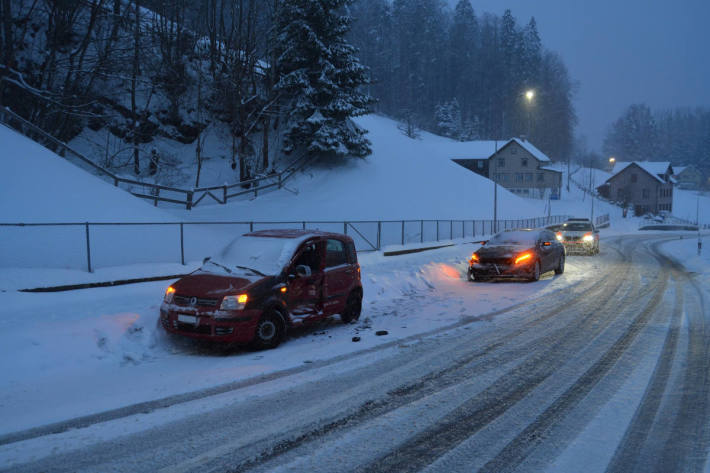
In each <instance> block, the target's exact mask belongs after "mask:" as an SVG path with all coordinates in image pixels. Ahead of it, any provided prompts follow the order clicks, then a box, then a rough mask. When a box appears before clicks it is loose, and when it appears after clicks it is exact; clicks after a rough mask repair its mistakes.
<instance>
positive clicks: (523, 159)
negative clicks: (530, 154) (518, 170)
mask: <svg viewBox="0 0 710 473" xmlns="http://www.w3.org/2000/svg"><path fill="white" fill-rule="evenodd" d="M520 161H521V163H522V165H523V167H524V168H526V167H528V158H522V159H521V160H520Z"/></svg>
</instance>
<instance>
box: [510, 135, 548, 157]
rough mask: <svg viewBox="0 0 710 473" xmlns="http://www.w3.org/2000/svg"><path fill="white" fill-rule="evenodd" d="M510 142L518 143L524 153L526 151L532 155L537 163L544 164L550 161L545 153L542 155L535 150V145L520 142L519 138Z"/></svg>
mask: <svg viewBox="0 0 710 473" xmlns="http://www.w3.org/2000/svg"><path fill="white" fill-rule="evenodd" d="M512 141H515V142H516V143H518V144H519V145H520V146H522V147H523V148H524V149H525V151H527V152H528V153H530V154H532V155H533V156H534V157H535V159H537V160H538V161H542V162H545V163H547V162H550V161H551V160H550V158H548V157H547V155H546V154H545V153H543V152H542V151H540V150H539V149H537V148H536V147H535V145H533V144H532V143H530V142H529V141H527V140H521V139H520V138H513V139H512Z"/></svg>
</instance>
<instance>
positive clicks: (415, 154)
mask: <svg viewBox="0 0 710 473" xmlns="http://www.w3.org/2000/svg"><path fill="white" fill-rule="evenodd" d="M361 124H362V125H363V126H365V127H366V128H368V129H370V130H371V134H370V139H371V140H372V141H373V145H374V150H375V152H374V154H373V156H371V157H370V158H368V159H367V160H358V161H352V162H349V163H348V164H346V165H345V168H344V169H329V170H320V172H314V171H311V172H309V173H306V174H303V175H300V176H298V177H297V178H296V179H294V180H293V181H290V182H289V184H288V185H287V189H285V190H282V191H278V192H272V193H269V194H265V195H263V196H260V197H259V198H258V199H256V200H253V201H243V202H236V203H233V204H229V205H224V206H222V205H212V206H204V207H198V208H197V209H196V210H195V211H193V212H192V213H186V212H184V211H181V210H174V209H171V210H165V209H162V208H157V209H156V208H154V207H152V206H150V205H148V204H147V203H145V202H141V201H140V200H138V199H136V198H134V197H132V196H130V195H129V194H127V193H126V192H124V191H121V190H119V189H116V188H114V187H113V186H111V185H110V184H107V183H105V182H103V181H101V180H99V179H97V178H95V177H93V176H90V175H88V174H86V173H84V172H83V171H81V170H78V169H76V168H74V167H73V166H72V165H70V164H68V163H66V162H65V161H63V160H62V159H59V158H57V157H56V156H55V155H53V154H52V153H51V152H49V151H47V150H46V149H44V148H42V147H40V146H38V145H35V144H33V143H29V142H28V141H27V140H25V139H24V138H21V137H19V136H18V135H16V134H13V132H10V131H9V130H7V129H5V128H4V127H2V126H0V141H2V142H3V143H4V144H5V148H4V149H3V152H5V151H8V154H6V156H8V157H9V158H10V159H5V160H4V161H3V166H4V169H5V171H6V172H5V173H4V176H3V179H4V180H3V186H2V187H0V221H2V222H59V221H75V222H82V221H92V222H101V221H103V222H106V221H132V222H141V221H143V222H145V221H152V222H165V221H175V220H182V219H186V220H187V219H196V220H249V219H261V220H320V219H322V220H348V219H350V220H355V219H375V220H379V219H403V218H412V219H420V218H440V219H445V218H454V219H458V218H466V219H468V218H471V219H473V218H490V216H491V213H492V194H493V193H492V187H491V183H490V182H489V181H488V180H486V179H483V178H481V177H480V176H478V175H476V174H473V173H471V172H469V171H467V170H465V169H464V168H462V167H460V166H458V165H456V164H454V163H452V162H450V161H449V159H448V157H449V156H450V155H452V154H456V153H457V148H458V147H459V144H457V143H454V142H451V141H450V140H447V139H444V138H440V137H435V136H432V135H428V134H425V133H423V134H422V136H421V137H420V138H419V139H417V140H410V139H408V138H406V137H404V136H403V135H401V134H400V132H399V131H398V130H396V126H395V124H394V123H393V122H391V121H390V120H387V119H384V118H381V117H375V116H371V117H365V118H363V119H362V120H361ZM37 169H42V172H39V171H37ZM561 170H563V172H566V169H565V167H564V166H562V167H561ZM585 172H587V173H588V170H584V169H580V170H577V172H576V173H575V176H582V177H584V175H585ZM592 176H593V179H594V180H595V181H596V179H597V178H599V179H603V178H604V176H603V175H602V174H599V175H598V176H597V175H596V173H595V174H593V175H592ZM588 177H589V174H587V178H588ZM580 179H581V178H580ZM563 182H566V176H563ZM703 199H705V200H703V201H701V222H703V221H705V220H704V219H706V218H709V217H710V210H709V207H710V206H707V205H706V204H705V202H707V200H708V199H707V198H706V197H703ZM696 201H697V197H696V196H695V195H694V194H693V193H690V192H688V191H678V192H676V203H675V209H676V212H674V213H676V214H677V215H679V216H683V217H686V218H689V217H688V215H690V216H694V214H695V203H696ZM499 205H500V207H499V215H501V216H502V217H501V218H518V217H530V216H542V215H546V214H547V213H548V212H550V213H551V214H552V215H556V214H567V215H574V216H579V217H586V216H591V214H592V200H591V199H590V197H589V195H586V194H585V193H584V192H583V191H582V190H581V189H580V188H579V187H578V186H577V185H575V184H574V183H573V184H572V185H571V187H570V190H569V192H567V191H566V190H564V191H563V194H562V199H561V200H559V201H552V202H551V203H548V202H544V201H538V200H532V199H521V198H519V197H517V196H515V195H513V194H510V193H508V192H506V191H504V190H502V189H499ZM548 205H551V209H550V208H548V207H547V206H548ZM601 214H609V215H610V217H611V228H609V229H605V230H602V252H604V251H605V249H604V248H605V247H604V241H605V239H608V238H611V237H613V236H616V235H620V234H624V233H631V232H636V231H637V228H638V224H639V219H635V218H623V217H622V216H621V210H620V209H618V208H617V207H614V206H612V205H610V204H607V203H604V202H600V201H598V200H595V201H594V215H595V216H596V215H601ZM686 214H688V215H686ZM691 214H692V215H691ZM165 228H171V227H162V228H158V229H155V230H151V231H148V230H145V229H143V230H141V231H140V232H137V231H136V230H135V228H133V229H132V230H131V231H128V230H126V231H125V232H123V233H120V234H119V233H115V232H114V233H106V234H104V235H101V233H100V231H97V233H98V234H95V235H93V238H98V239H101V238H104V239H105V241H107V242H110V243H111V245H110V246H109V247H107V248H104V249H103V253H102V251H100V250H97V251H96V254H95V255H94V256H95V258H96V260H97V261H98V269H96V271H95V272H94V273H88V272H85V271H82V270H81V269H80V268H81V267H82V266H81V262H83V261H84V258H85V255H84V253H83V252H84V251H85V248H84V246H83V245H84V241H85V240H84V239H83V238H84V234H83V232H84V228H83V227H78V228H68V229H57V228H53V229H52V230H51V231H47V230H46V229H43V228H42V227H31V228H28V227H19V228H14V227H13V228H3V227H0V232H2V233H0V234H2V235H3V244H2V245H0V266H3V271H2V273H1V274H0V360H1V361H0V372H2V373H3V376H2V378H0V418H2V419H3V422H2V423H0V435H3V434H8V433H12V432H17V431H19V430H23V429H28V428H32V427H36V426H40V425H45V424H47V423H51V422H59V421H62V420H66V419H70V418H73V417H77V416H82V415H87V414H91V413H97V412H102V411H106V410H109V409H115V408H118V407H122V406H127V405H131V404H135V403H139V402H143V401H149V400H154V399H159V398H164V397H168V396H173V395H177V394H182V393H190V392H195V391H198V390H202V389H206V388H210V387H215V386H220V385H224V384H227V383H233V382H236V381H239V380H248V379H252V378H255V377H259V376H264V375H269V374H273V373H277V372H280V371H283V370H288V369H293V368H297V367H299V366H303V365H304V364H310V363H317V362H321V361H324V360H332V359H335V358H337V357H340V356H347V355H348V354H352V353H354V352H360V351H363V350H368V349H371V348H373V347H376V346H381V345H386V344H389V345H390V346H394V345H393V344H397V343H400V342H402V341H403V340H409V341H408V342H407V343H409V342H411V341H412V340H415V339H416V337H417V336H420V335H424V334H430V333H433V332H435V331H437V330H446V329H448V328H452V327H456V326H457V324H460V323H461V322H462V320H470V318H471V317H477V316H481V315H484V314H489V313H491V312H495V311H497V310H501V309H504V308H506V307H510V306H513V305H515V304H518V303H520V302H523V301H526V300H529V299H531V298H534V297H538V296H543V295H549V294H551V293H555V292H558V291H564V290H565V289H568V288H571V287H572V286H574V285H575V284H577V283H579V282H580V281H582V280H583V279H585V278H587V277H589V275H591V274H594V273H595V272H596V271H597V270H598V269H599V264H600V262H599V259H597V258H584V257H581V258H574V257H571V258H569V259H568V263H567V270H566V272H565V274H564V275H562V276H559V277H553V276H552V275H551V274H548V275H546V276H545V277H544V278H543V279H542V280H541V281H539V282H537V283H532V284H518V283H485V284H471V283H469V282H467V281H466V280H465V268H466V260H467V257H468V256H469V255H470V254H471V252H473V251H474V250H475V249H476V248H477V246H476V245H475V244H471V243H466V242H464V241H458V242H457V244H456V245H455V246H452V247H448V248H442V249H439V250H434V251H429V252H425V253H418V254H412V255H404V256H397V257H385V256H383V255H382V253H380V252H373V253H361V254H360V256H359V258H360V262H361V265H362V274H363V285H364V291H365V299H364V308H363V314H362V317H361V319H360V321H359V322H358V323H356V324H352V325H343V324H341V323H339V321H337V320H334V321H330V322H327V323H323V324H321V325H320V326H318V327H315V328H309V329H302V330H297V331H295V332H294V333H293V334H291V337H290V338H289V339H288V340H287V341H286V343H284V344H283V345H282V346H281V347H279V348H278V349H277V350H273V351H266V352H250V351H245V350H238V349H233V350H228V351H225V350H223V349H220V348H216V347H211V346H207V345H204V344H200V343H193V342H191V341H186V340H181V339H178V338H173V337H168V336H167V335H166V334H165V333H164V332H163V331H162V329H159V328H158V326H157V318H158V308H159V305H160V303H161V300H162V294H163V291H164V289H165V287H166V286H167V285H168V284H169V283H170V281H163V282H152V283H143V284H135V285H128V286H120V287H113V288H100V289H86V290H79V291H71V292H60V293H48V294H34V293H22V292H18V291H17V289H21V288H27V287H38V286H51V285H62V284H75V283H81V282H93V281H104V280H115V279H130V278H135V277H148V276H159V275H167V274H179V273H183V272H188V271H190V270H192V269H194V268H195V267H196V265H197V263H196V261H199V260H200V259H201V257H202V256H204V254H202V253H200V251H205V248H208V249H209V248H214V249H216V248H218V247H219V244H220V243H221V242H223V241H224V239H225V238H227V237H228V236H229V231H230V230H229V229H227V228H221V229H215V230H214V231H205V232H204V233H202V234H200V233H194V234H192V235H191V237H192V238H194V239H199V240H200V241H203V242H204V241H207V242H208V243H207V244H205V246H202V247H200V249H199V251H198V249H195V248H193V249H192V250H190V251H188V261H192V262H191V263H189V264H188V265H187V266H182V265H180V264H176V263H175V261H177V255H179V252H178V251H179V247H178V246H177V240H176V238H175V237H174V236H175V234H174V233H172V232H173V231H174V230H175V229H174V228H172V229H170V230H167V231H166V230H165ZM678 235H680V234H678ZM683 236H684V238H683V239H679V240H674V241H672V242H669V243H666V244H665V245H664V246H663V248H664V250H665V251H667V253H668V254H669V255H670V256H672V257H674V258H676V259H678V260H679V261H680V262H682V264H684V265H686V266H687V267H688V269H689V270H691V271H694V272H696V273H697V276H696V278H697V280H698V281H699V283H700V285H701V286H702V287H704V288H709V287H710V271H709V270H708V268H709V267H710V264H708V263H710V261H709V259H708V258H709V256H710V238H708V237H707V236H704V238H705V245H706V246H705V248H704V250H703V255H702V256H701V257H698V256H697V238H696V237H694V236H693V235H691V234H688V233H685V234H683ZM161 238H162V239H161ZM92 241H94V240H92ZM68 248H72V250H71V251H69V250H68ZM137 249H140V250H141V251H147V252H148V253H151V254H153V255H156V254H157V255H158V256H157V259H156V260H145V259H142V257H141V255H140V254H139V253H138V252H137ZM161 252H162V253H161ZM57 255H59V256H57ZM602 256H603V254H602ZM75 261H79V262H80V264H78V265H77V264H75ZM155 261H163V262H162V263H159V264H157V263H155ZM171 261H172V262H171ZM57 263H58V264H57ZM482 320H485V319H482ZM377 330H386V331H387V332H388V334H387V335H386V336H375V332H376V331H377ZM356 335H357V336H359V337H361V341H359V342H357V343H355V342H352V341H351V338H352V337H353V336H356ZM378 353H379V354H374V352H373V355H372V356H385V353H386V352H385V351H381V352H378ZM327 371H328V370H327V369H325V370H324V371H323V373H320V374H319V376H320V375H322V376H327ZM277 384H278V383H277ZM192 412H194V411H191V413H192ZM181 415H184V412H181V411H180V410H179V409H174V410H168V411H166V412H165V413H164V415H163V421H165V422H167V421H169V420H171V419H174V418H176V417H179V416H181ZM124 424H125V423H124ZM142 427H144V426H142ZM142 427H141V428H142ZM135 428H137V427H135V426H134V427H127V426H126V425H124V426H123V427H122V429H125V430H120V431H115V432H113V433H104V435H109V436H111V435H121V434H122V433H126V432H127V431H129V430H130V431H132V429H135ZM84 434H85V433H80V434H77V435H79V436H80V435H84ZM13 455H14V454H13V445H12V444H10V445H7V446H3V447H0V468H2V467H3V466H8V465H10V464H11V463H8V462H12V461H13V460H12V459H13V458H15V457H14V456H13Z"/></svg>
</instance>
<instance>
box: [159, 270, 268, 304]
mask: <svg viewBox="0 0 710 473" xmlns="http://www.w3.org/2000/svg"><path fill="white" fill-rule="evenodd" d="M254 282H255V281H253V280H250V279H246V278H241V277H234V276H224V275H221V274H212V273H207V272H198V273H193V274H190V275H188V276H186V277H184V278H182V279H180V280H179V281H177V282H176V283H175V284H173V287H174V288H175V293H176V294H178V295H183V296H195V297H205V298H211V299H215V298H219V297H223V296H226V295H230V294H237V293H240V292H243V291H245V290H246V289H247V288H248V287H249V286H251V285H252V284H254Z"/></svg>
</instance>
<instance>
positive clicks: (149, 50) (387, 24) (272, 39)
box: [0, 0, 575, 184]
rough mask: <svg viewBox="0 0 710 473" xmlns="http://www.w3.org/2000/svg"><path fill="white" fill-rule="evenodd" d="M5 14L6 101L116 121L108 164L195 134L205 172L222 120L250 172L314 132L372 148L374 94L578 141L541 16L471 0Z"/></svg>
mask: <svg viewBox="0 0 710 473" xmlns="http://www.w3.org/2000/svg"><path fill="white" fill-rule="evenodd" d="M348 12H349V13H350V14H351V15H352V17H353V19H354V21H353V22H351V21H350V19H349V18H348V15H347V13H348ZM279 15H281V16H280V17H279ZM299 15H301V16H299ZM319 15H320V17H319ZM0 18H1V21H0V103H2V104H3V105H5V106H10V107H11V108H12V109H13V110H15V111H16V112H18V113H20V114H21V115H23V116H25V117H26V118H28V119H30V120H31V121H33V122H34V123H36V124H38V125H40V126H41V127H42V128H44V129H45V130H47V131H48V132H50V133H51V134H52V135H54V136H57V137H59V138H60V139H62V140H65V141H66V140H69V139H71V138H72V137H74V136H76V135H77V134H78V133H79V132H81V130H82V129H83V128H84V127H86V126H88V127H90V128H92V129H93V130H107V131H108V132H110V134H111V136H113V137H116V139H119V140H121V142H122V143H123V145H124V152H122V153H120V156H119V157H116V156H112V155H109V153H108V152H107V153H106V156H105V162H104V163H103V164H105V165H108V166H113V167H121V166H124V167H125V166H128V167H132V168H133V171H134V172H136V173H140V172H141V167H142V166H144V164H145V160H143V159H142V157H141V154H142V153H145V147H142V146H143V145H146V144H148V143H150V142H151V141H152V140H153V139H154V138H155V137H156V136H164V137H167V138H170V139H175V140H179V141H181V142H184V143H195V154H196V162H197V169H198V172H197V182H196V184H198V183H199V169H200V163H201V149H202V144H201V136H202V134H203V133H204V130H205V129H206V128H208V127H209V126H211V124H212V123H215V122H216V121H218V122H223V123H225V124H227V125H228V128H229V133H230V135H231V140H232V149H233V152H232V159H233V162H234V164H233V166H234V167H236V168H238V170H239V175H240V178H247V177H249V176H250V175H253V173H254V172H258V171H265V170H266V169H267V167H268V166H269V163H270V162H273V159H274V157H275V156H276V155H277V154H278V153H280V152H281V151H286V152H288V151H291V150H293V149H296V148H298V147H299V145H300V146H301V147H302V148H305V149H308V150H311V151H313V150H315V151H323V152H329V151H332V152H334V153H336V154H338V153H342V152H343V150H346V151H348V152H350V153H351V154H354V155H364V154H367V153H368V152H369V149H368V142H367V140H366V139H365V138H364V137H363V136H362V135H361V133H360V132H358V131H357V130H354V129H353V128H352V127H349V126H344V125H343V123H342V120H343V117H347V116H355V115H358V114H361V113H364V112H365V111H367V108H368V107H370V105H371V101H370V99H369V97H368V96H367V94H368V93H369V95H372V96H373V97H374V98H375V99H377V103H376V104H375V107H376V110H377V111H379V112H381V113H384V114H386V115H389V116H392V117H395V118H397V119H400V120H402V121H405V122H408V123H409V124H411V125H412V127H414V126H415V125H416V126H418V127H422V128H426V129H430V130H432V131H436V132H439V133H443V134H446V135H448V136H451V137H453V138H456V139H499V138H507V137H511V136H520V135H528V136H529V137H530V139H531V140H532V141H533V142H534V143H535V144H536V145H537V146H538V147H540V148H541V149H542V150H543V151H545V152H547V153H548V154H549V155H550V156H551V157H553V158H558V159H560V158H566V157H567V156H568V155H569V152H570V149H571V145H572V133H573V127H574V124H575V114H574V110H573V107H572V104H571V98H572V94H573V84H572V82H571V80H570V78H569V76H568V73H567V70H566V67H565V65H564V64H563V62H562V61H561V60H560V58H559V57H558V56H557V55H556V54H554V53H553V52H550V51H547V50H545V49H544V48H543V47H542V44H541V40H540V36H539V34H538V31H537V28H536V25H535V21H534V19H530V21H529V22H528V23H527V24H525V25H520V24H518V22H517V20H516V19H515V18H514V17H513V15H512V14H511V13H510V12H509V11H507V12H506V13H505V14H504V15H503V17H501V18H499V17H496V16H493V15H487V14H484V15H480V14H477V13H476V12H474V10H473V8H472V7H471V4H470V2H469V0H461V1H460V2H459V3H458V5H456V7H455V9H454V10H453V11H452V10H450V9H448V8H446V7H445V6H444V4H443V3H442V1H441V0H394V1H389V0H323V1H322V2H319V3H314V2H312V1H310V0H201V1H198V2H188V1H187V0H82V1H58V0H0ZM348 30H350V32H349V33H348ZM346 34H347V38H348V39H349V41H350V42H351V43H352V44H354V46H356V47H357V48H358V49H359V53H357V54H358V56H359V58H360V61H361V62H362V63H363V64H364V65H365V66H368V67H369V68H370V76H371V78H372V79H373V82H372V83H371V84H369V85H368V82H369V81H368V79H367V76H366V74H365V72H366V71H365V70H364V69H362V68H361V67H360V64H359V62H358V59H357V58H356V57H355V51H353V50H352V48H351V47H350V46H349V45H348V44H347V42H345V41H344V40H343V37H344V35H346ZM312 37H317V38H319V39H321V38H322V39H325V40H324V41H320V40H319V41H316V42H313V41H312V40H310V39H308V38H312ZM314 46H317V47H314ZM328 61H331V62H330V65H329V66H328V67H326V68H325V69H324V70H326V71H328V72H327V73H325V74H324V73H323V71H322V70H318V69H317V67H319V65H322V64H325V63H328ZM333 65H335V66H334V67H331V66H333ZM319 81H320V82H319ZM321 86H322V87H321ZM358 88H359V90H358ZM527 89H533V90H534V91H535V98H534V99H533V100H532V101H531V102H529V103H528V102H526V99H525V97H524V92H525V91H526V90H527ZM318 91H320V92H326V93H318ZM363 92H365V93H363ZM343 97H346V98H347V100H346V102H347V103H345V102H343V101H342V99H343ZM314 110H318V111H319V113H318V114H314V113H313V111H314ZM316 129H317V130H319V135H318V136H317V137H316V138H313V137H311V138H309V139H310V140H311V141H308V142H306V141H304V140H305V138H304V136H306V135H309V134H311V135H313V136H315V133H314V130H316ZM412 129H413V128H412ZM347 133H350V135H349V136H347V135H346V134H347ZM109 138H110V137H108V136H107V138H106V140H107V142H108V140H109ZM107 149H108V146H107ZM118 154H119V153H117V155H118ZM127 156H128V157H127ZM114 158H115V159H114ZM119 158H120V159H119Z"/></svg>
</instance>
